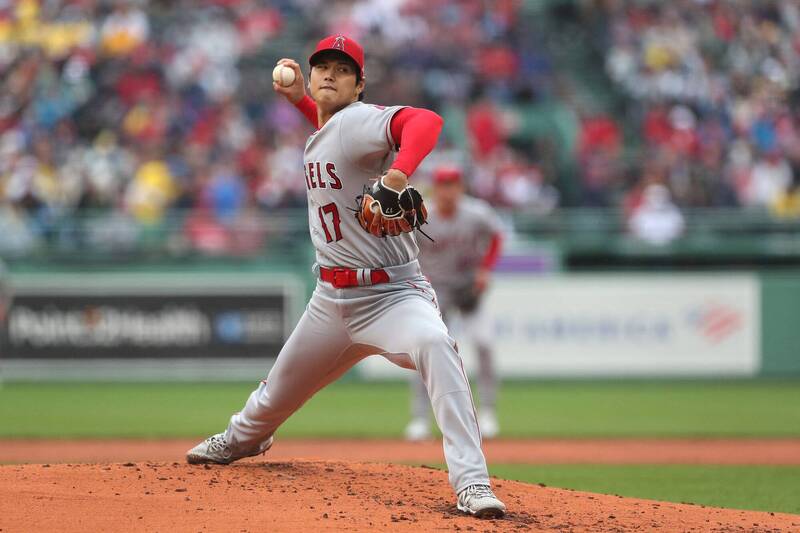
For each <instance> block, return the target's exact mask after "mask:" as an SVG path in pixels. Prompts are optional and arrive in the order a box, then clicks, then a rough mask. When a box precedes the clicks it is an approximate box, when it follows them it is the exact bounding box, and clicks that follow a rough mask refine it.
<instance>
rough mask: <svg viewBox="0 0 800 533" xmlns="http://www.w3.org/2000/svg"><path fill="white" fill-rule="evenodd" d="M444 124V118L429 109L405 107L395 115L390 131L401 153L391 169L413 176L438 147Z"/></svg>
mask: <svg viewBox="0 0 800 533" xmlns="http://www.w3.org/2000/svg"><path fill="white" fill-rule="evenodd" d="M442 124H444V120H442V117H440V116H439V115H437V114H436V113H434V112H433V111H429V110H427V109H419V108H416V107H404V108H403V109H401V110H400V111H398V112H397V113H395V115H394V116H393V117H392V121H391V123H390V126H389V129H390V131H391V134H392V138H393V139H394V142H395V143H396V144H397V145H398V146H399V152H398V153H397V157H396V158H395V160H394V163H392V166H391V168H394V169H397V170H399V171H401V172H402V173H403V174H405V175H406V176H411V174H413V173H414V171H415V170H417V167H418V166H419V164H420V163H421V162H422V160H423V159H425V156H427V155H428V154H429V153H431V150H433V149H434V147H436V141H437V140H438V139H439V133H440V132H441V131H442Z"/></svg>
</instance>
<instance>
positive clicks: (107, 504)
mask: <svg viewBox="0 0 800 533" xmlns="http://www.w3.org/2000/svg"><path fill="white" fill-rule="evenodd" d="M495 489H496V492H497V494H498V496H499V497H500V498H501V499H503V500H505V502H506V504H507V505H508V506H509V509H510V512H509V514H508V516H507V517H506V518H504V519H502V520H488V521H479V520H476V519H473V518H470V517H466V516H461V515H459V514H458V512H457V511H456V509H455V505H454V499H453V496H452V493H451V492H450V489H449V486H448V484H447V477H446V474H445V473H444V472H441V471H438V470H433V469H428V468H422V467H409V466H403V465H393V464H378V463H372V464H362V463H348V462H336V461H297V460H295V461H292V462H274V461H268V462H264V461H263V460H261V461H258V460H251V461H247V462H242V463H237V464H234V465H230V466H226V467H221V466H207V467H203V466H189V465H185V464H182V463H177V462H172V463H124V464H119V463H118V464H106V465H103V464H82V465H69V464H61V465H9V466H3V467H0V502H2V507H3V510H2V512H0V531H2V532H3V533H7V532H27V531H48V530H49V531H62V532H66V533H69V532H85V531H169V532H171V533H177V532H182V531H193V532H196V531H238V532H248V531H311V530H315V531H387V530H391V531H434V530H450V531H453V530H462V531H464V530H466V531H488V532H499V531H575V532H578V531H616V532H627V531H665V532H667V531H670V532H672V531H692V530H694V531H720V532H728V533H730V532H767V531H770V532H778V531H779V532H788V531H797V530H798V528H800V516H797V515H786V514H771V513H763V512H752V511H736V510H729V509H717V508H706V507H702V506H693V505H681V504H673V503H662V502H655V501H648V500H639V499H633V498H619V497H616V496H606V495H599V494H589V493H584V492H577V491H566V490H558V489H551V488H546V487H540V486H536V485H529V484H524V483H517V482H512V481H504V480H496V481H495Z"/></svg>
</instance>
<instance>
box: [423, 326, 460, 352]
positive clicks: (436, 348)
mask: <svg viewBox="0 0 800 533" xmlns="http://www.w3.org/2000/svg"><path fill="white" fill-rule="evenodd" d="M417 346H418V347H419V354H420V356H421V357H431V356H436V357H448V356H453V355H455V356H458V350H457V347H456V341H455V340H453V338H452V337H450V335H448V334H447V333H446V332H445V331H441V330H438V329H437V330H430V331H426V332H425V333H423V334H421V335H420V336H419V337H417Z"/></svg>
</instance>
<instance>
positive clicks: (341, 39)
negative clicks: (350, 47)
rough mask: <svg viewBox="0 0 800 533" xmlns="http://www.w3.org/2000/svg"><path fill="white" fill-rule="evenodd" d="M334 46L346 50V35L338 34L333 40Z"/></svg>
mask: <svg viewBox="0 0 800 533" xmlns="http://www.w3.org/2000/svg"><path fill="white" fill-rule="evenodd" d="M332 48H335V49H337V50H342V51H344V36H343V35H338V36H337V37H336V40H335V41H333V46H332Z"/></svg>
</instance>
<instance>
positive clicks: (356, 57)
mask: <svg viewBox="0 0 800 533" xmlns="http://www.w3.org/2000/svg"><path fill="white" fill-rule="evenodd" d="M328 50H337V51H339V52H342V53H343V54H344V55H346V56H347V57H349V58H350V59H352V60H353V61H355V62H356V65H358V68H359V69H361V77H362V78H363V77H364V49H363V48H361V45H360V44H358V43H357V42H356V41H355V40H353V39H351V38H350V37H347V36H345V35H342V34H337V35H329V36H328V37H325V38H324V39H322V40H321V41H320V42H318V43H317V48H316V49H315V50H314V53H313V54H311V57H309V58H308V64H309V65H313V64H314V58H315V57H316V56H317V54H319V53H321V52H326V51H328Z"/></svg>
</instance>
